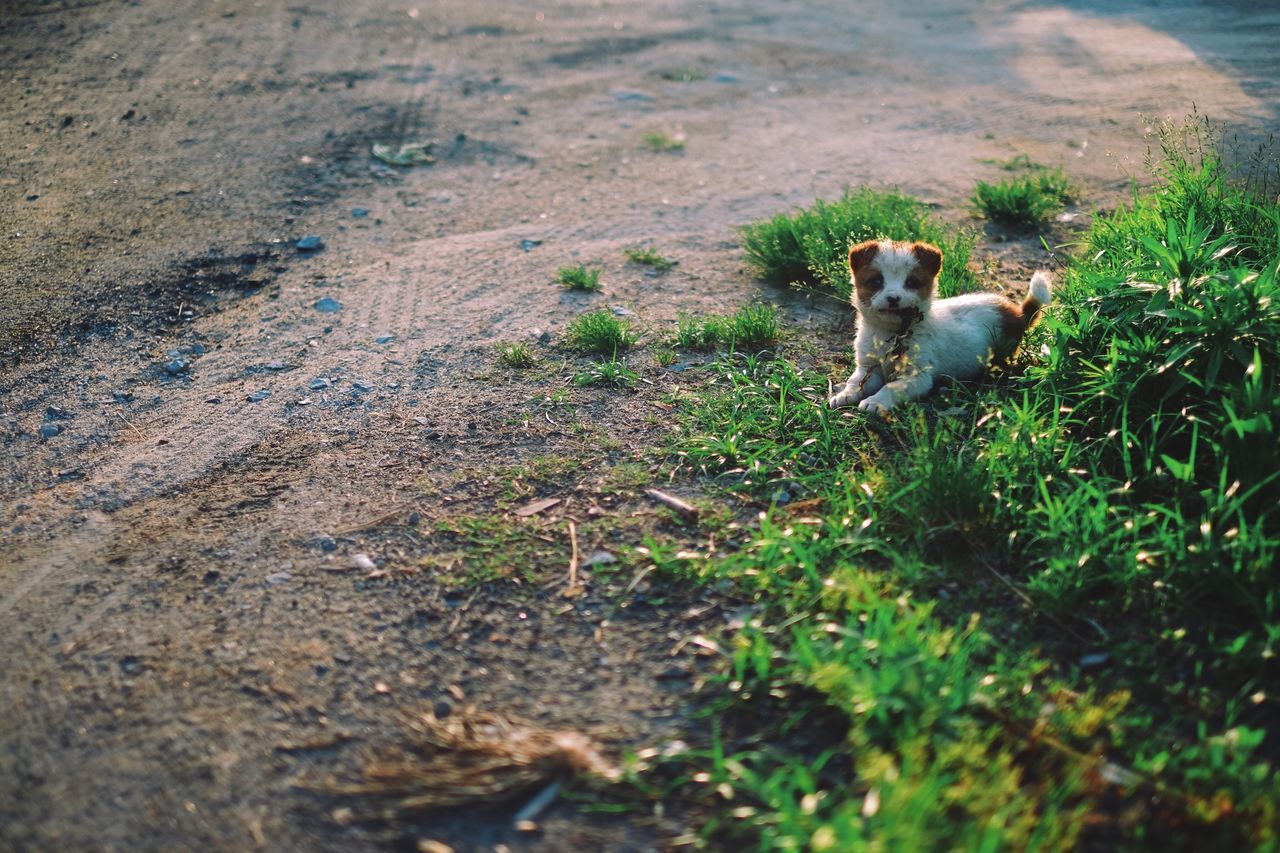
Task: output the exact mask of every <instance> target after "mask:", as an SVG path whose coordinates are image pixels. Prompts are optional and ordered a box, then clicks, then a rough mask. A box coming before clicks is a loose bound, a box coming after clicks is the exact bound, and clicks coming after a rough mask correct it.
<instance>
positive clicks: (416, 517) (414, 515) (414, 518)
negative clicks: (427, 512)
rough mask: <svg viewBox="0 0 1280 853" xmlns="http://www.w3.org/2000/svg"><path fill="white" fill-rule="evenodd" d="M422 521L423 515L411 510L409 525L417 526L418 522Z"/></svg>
mask: <svg viewBox="0 0 1280 853" xmlns="http://www.w3.org/2000/svg"><path fill="white" fill-rule="evenodd" d="M421 521H422V516H420V515H418V513H416V512H411V513H409V526H410V527H417V526H418V523H419V522H421Z"/></svg>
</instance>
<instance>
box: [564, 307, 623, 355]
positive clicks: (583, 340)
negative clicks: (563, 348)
mask: <svg viewBox="0 0 1280 853" xmlns="http://www.w3.org/2000/svg"><path fill="white" fill-rule="evenodd" d="M566 337H567V339H568V342H569V345H570V346H572V347H573V348H575V349H577V350H580V351H581V352H586V353H593V354H595V355H603V356H608V357H609V358H613V357H614V356H616V355H617V354H618V353H620V352H625V351H626V350H628V349H630V348H631V347H632V346H633V345H634V344H635V342H636V339H637V335H636V332H635V330H633V329H632V328H631V324H630V323H629V322H627V321H626V320H622V319H619V318H617V317H615V316H613V314H612V313H611V312H610V311H608V310H607V309H604V308H602V309H600V310H599V311H589V312H587V313H586V314H579V315H578V316H577V317H575V318H574V319H573V321H572V322H571V323H570V324H569V330H568V332H567V335H566Z"/></svg>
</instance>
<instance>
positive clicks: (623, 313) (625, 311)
mask: <svg viewBox="0 0 1280 853" xmlns="http://www.w3.org/2000/svg"><path fill="white" fill-rule="evenodd" d="M609 307H610V309H611V310H612V311H613V315H614V316H615V317H634V316H635V315H636V312H634V311H632V310H631V309H630V308H623V307H622V306H621V305H610V306H609Z"/></svg>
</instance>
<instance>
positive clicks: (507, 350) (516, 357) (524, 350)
mask: <svg viewBox="0 0 1280 853" xmlns="http://www.w3.org/2000/svg"><path fill="white" fill-rule="evenodd" d="M497 351H498V363H499V364H501V365H502V366H503V367H508V368H511V369H512V370H523V369H525V368H526V367H532V366H533V365H534V364H535V363H536V362H537V358H536V357H535V356H534V354H533V350H531V349H529V345H528V344H527V343H523V342H518V343H504V344H498V346H497Z"/></svg>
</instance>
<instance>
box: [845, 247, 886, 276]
mask: <svg viewBox="0 0 1280 853" xmlns="http://www.w3.org/2000/svg"><path fill="white" fill-rule="evenodd" d="M879 252H880V242H879V241H878V240H865V241H863V242H861V243H859V244H858V245H856V246H853V247H852V248H850V249H849V272H851V273H853V274H854V275H855V276H856V275H857V274H858V272H859V271H860V270H861V269H862V268H863V267H865V266H866V265H867V264H869V263H871V262H872V261H874V260H875V259H876V255H877V254H878V253H879Z"/></svg>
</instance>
